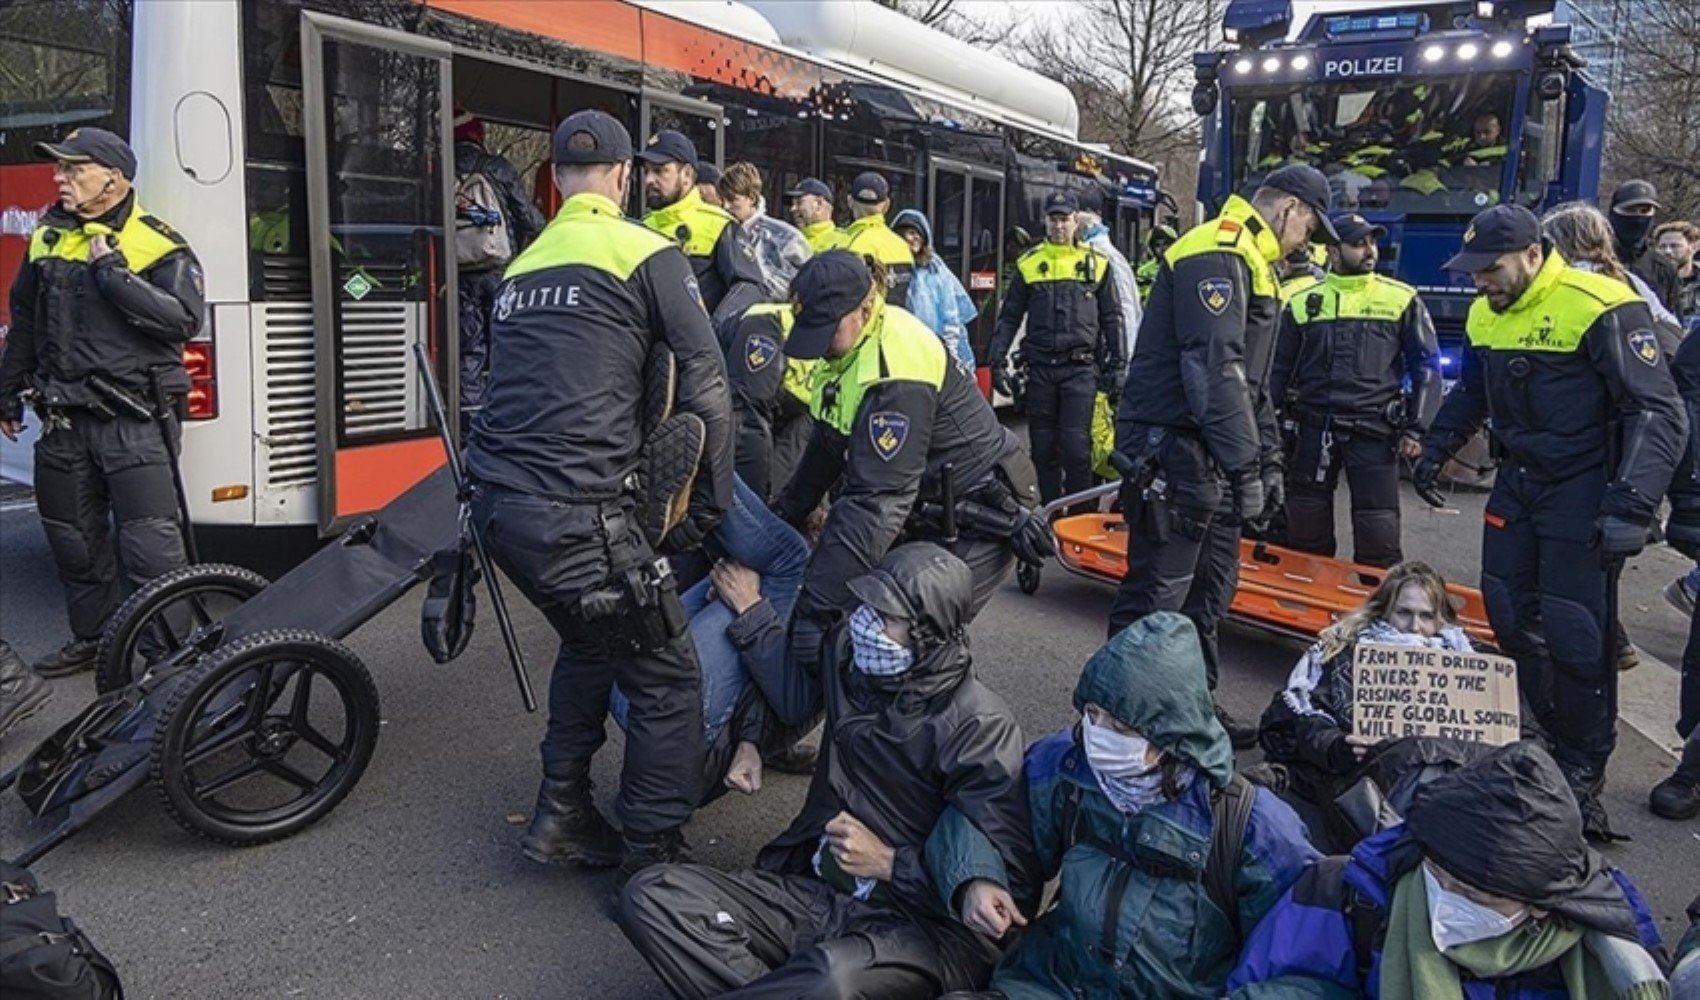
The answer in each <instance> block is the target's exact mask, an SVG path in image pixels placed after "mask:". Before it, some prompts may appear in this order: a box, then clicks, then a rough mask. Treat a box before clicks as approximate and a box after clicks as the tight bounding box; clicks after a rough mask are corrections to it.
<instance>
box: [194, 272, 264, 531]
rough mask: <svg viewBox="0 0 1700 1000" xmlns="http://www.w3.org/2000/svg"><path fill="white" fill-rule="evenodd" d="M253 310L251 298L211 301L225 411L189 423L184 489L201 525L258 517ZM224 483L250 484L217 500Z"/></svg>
mask: <svg viewBox="0 0 1700 1000" xmlns="http://www.w3.org/2000/svg"><path fill="white" fill-rule="evenodd" d="M248 314H249V306H248V304H247V303H246V302H215V303H212V304H211V305H209V306H208V307H207V317H208V320H209V322H208V324H207V325H208V327H209V328H210V329H211V330H212V331H213V337H214V340H213V364H214V365H215V366H216V367H215V371H216V373H217V376H218V378H217V382H218V413H219V416H218V418H217V419H214V420H190V421H186V422H185V423H184V424H183V456H184V460H183V491H184V493H185V494H187V495H188V497H189V510H190V512H191V517H192V518H193V519H194V522H195V523H196V524H199V525H213V524H218V525H243V526H246V525H252V524H253V523H254V504H255V501H256V498H257V493H258V490H257V489H256V486H257V485H258V480H257V479H256V478H255V474H254V455H255V453H256V451H257V445H256V444H255V442H254V440H253V437H252V436H251V435H250V434H249V428H250V427H251V426H252V424H251V423H250V422H249V420H250V418H249V414H250V413H252V412H253V405H254V404H253V389H254V385H255V383H254V381H253V380H252V379H251V378H250V377H249V371H250V370H251V365H252V363H253V362H252V360H251V359H250V357H249V355H250V353H251V352H252V350H253V336H252V331H251V329H250V327H249V315H248ZM259 384H260V385H264V384H265V383H264V382H261V383H259ZM221 486H224V487H230V486H241V487H246V492H244V493H243V494H242V496H240V497H238V498H236V499H231V500H222V501H219V502H217V503H214V502H213V490H214V489H215V488H217V487H221Z"/></svg>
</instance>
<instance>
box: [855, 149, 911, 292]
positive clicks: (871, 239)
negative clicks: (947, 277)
mask: <svg viewBox="0 0 1700 1000" xmlns="http://www.w3.org/2000/svg"><path fill="white" fill-rule="evenodd" d="M890 208H891V185H889V184H887V183H886V182H885V178H884V177H881V176H880V175H879V174H877V173H875V172H874V171H872V170H867V171H864V172H862V173H859V174H857V175H856V179H855V181H853V182H852V183H851V185H850V224H849V225H848V226H845V227H844V231H843V235H842V237H841V241H840V243H839V245H840V246H842V247H844V248H845V249H846V250H850V251H852V252H854V253H859V254H861V255H862V256H864V257H870V258H872V259H874V260H877V261H879V262H880V264H881V265H883V266H884V269H885V280H886V283H887V287H886V290H885V300H886V302H887V303H889V304H891V305H894V306H897V307H898V308H899V309H901V308H903V304H904V303H905V302H907V301H908V300H909V282H910V281H912V280H913V279H914V277H915V252H914V251H913V250H910V249H909V241H908V240H906V239H904V238H903V237H901V236H899V235H897V234H896V233H894V232H892V231H891V227H890V226H888V225H886V222H885V213H886V211H887V210H888V209H890Z"/></svg>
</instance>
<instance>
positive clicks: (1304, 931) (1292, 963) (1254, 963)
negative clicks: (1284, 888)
mask: <svg viewBox="0 0 1700 1000" xmlns="http://www.w3.org/2000/svg"><path fill="white" fill-rule="evenodd" d="M1419 859H1420V851H1419V850H1418V849H1417V848H1416V847H1415V845H1414V844H1413V843H1412V841H1411V839H1410V837H1409V836H1407V833H1406V828H1405V826H1404V824H1400V825H1398V826H1395V827H1392V828H1390V829H1387V830H1383V831H1382V832H1380V833H1378V834H1376V835H1374V836H1373V837H1370V838H1369V839H1367V840H1365V841H1363V842H1362V843H1360V844H1359V845H1358V846H1357V847H1356V848H1355V849H1354V850H1353V851H1352V853H1351V854H1350V855H1347V856H1340V857H1331V858H1324V859H1323V860H1321V861H1319V862H1317V863H1316V864H1315V865H1313V866H1311V867H1310V868H1309V869H1308V870H1306V872H1305V873H1304V875H1303V876H1302V877H1301V878H1300V879H1299V880H1298V882H1297V883H1295V884H1294V885H1293V887H1292V889H1290V890H1288V892H1287V894H1286V895H1285V896H1283V897H1282V898H1281V901H1280V903H1279V904H1277V905H1276V907H1275V909H1274V910H1272V911H1271V912H1270V914H1269V916H1268V917H1267V918H1266V919H1265V920H1264V922H1263V923H1262V924H1261V925H1259V926H1258V928H1257V930H1256V931H1255V932H1254V933H1253V934H1252V936H1251V940H1250V941H1249V942H1247V944H1246V948H1245V951H1244V953H1243V954H1242V955H1241V956H1240V963H1239V966H1238V967H1236V968H1235V969H1234V973H1233V975H1232V976H1230V977H1229V979H1228V989H1229V995H1230V997H1232V998H1233V1000H1273V998H1279V1000H1345V998H1350V997H1368V998H1370V1000H1375V998H1376V997H1379V996H1380V994H1381V991H1380V980H1381V939H1380V936H1379V935H1380V934H1381V933H1383V931H1382V930H1381V929H1382V928H1384V927H1385V910H1386V907H1387V904H1388V900H1389V897H1390V895H1391V893H1392V887H1393V884H1394V883H1395V882H1396V881H1398V879H1399V877H1400V876H1402V875H1403V874H1404V873H1405V872H1407V871H1409V870H1410V869H1411V867H1412V866H1413V865H1415V864H1416V863H1418V860H1419ZM1610 873H1611V877H1612V878H1613V879H1614V880H1615V881H1616V883H1617V885H1618V886H1619V887H1620V888H1621V889H1622V890H1623V896H1624V898H1625V899H1626V900H1627V901H1628V904H1629V906H1630V908H1631V909H1632V910H1634V920H1635V929H1636V932H1637V933H1638V935H1639V937H1640V943H1641V945H1642V947H1644V948H1646V949H1647V950H1648V951H1649V952H1654V953H1657V952H1658V950H1659V948H1660V943H1659V932H1658V926H1657V924H1656V923H1655V921H1654V919H1653V914H1652V911H1651V910H1650V909H1648V907H1647V903H1646V901H1645V900H1643V899H1642V898H1641V893H1640V892H1639V891H1638V890H1637V889H1636V888H1635V886H1634V885H1633V884H1632V883H1631V882H1630V881H1629V879H1628V877H1627V876H1625V875H1624V874H1623V873H1622V872H1620V871H1618V870H1617V869H1616V868H1612V869H1610ZM1354 930H1356V931H1357V932H1358V934H1359V936H1360V938H1363V939H1365V941H1366V943H1368V942H1370V941H1373V944H1369V950H1370V954H1369V956H1368V961H1367V963H1366V965H1367V969H1366V970H1360V966H1359V959H1358V953H1357V947H1356V945H1355V944H1354V940H1353V932H1354ZM1372 934H1373V935H1374V936H1373V937H1372V936H1371V935H1372ZM1463 986H1464V996H1465V998H1466V1000H1566V996H1567V993H1566V991H1565V988H1564V984H1563V980H1562V979H1559V978H1558V976H1557V971H1556V968H1555V967H1554V966H1547V967H1545V968H1544V969H1537V970H1535V971H1534V972H1532V973H1529V974H1527V975H1522V976H1518V977H1515V978H1513V979H1510V980H1506V981H1486V980H1478V979H1468V978H1466V979H1465V980H1464V983H1463Z"/></svg>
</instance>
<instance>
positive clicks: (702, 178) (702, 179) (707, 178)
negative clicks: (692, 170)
mask: <svg viewBox="0 0 1700 1000" xmlns="http://www.w3.org/2000/svg"><path fill="white" fill-rule="evenodd" d="M718 180H720V168H719V167H717V166H715V165H714V164H712V163H710V162H708V161H707V160H703V161H702V162H700V163H698V164H697V183H698V184H713V183H715V182H716V181H718Z"/></svg>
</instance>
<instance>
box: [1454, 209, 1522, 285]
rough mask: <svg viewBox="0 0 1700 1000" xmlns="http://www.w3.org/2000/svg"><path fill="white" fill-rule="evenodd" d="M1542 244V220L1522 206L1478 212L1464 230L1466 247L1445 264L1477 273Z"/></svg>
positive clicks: (1465, 271)
mask: <svg viewBox="0 0 1700 1000" xmlns="http://www.w3.org/2000/svg"><path fill="white" fill-rule="evenodd" d="M1540 241H1541V220H1539V219H1537V218H1535V213H1533V212H1531V211H1529V210H1528V209H1526V208H1524V207H1523V206H1522V205H1495V206H1493V207H1492V208H1490V209H1488V210H1486V211H1484V212H1478V213H1477V214H1476V217H1475V218H1473V219H1471V220H1470V225H1469V226H1468V227H1466V228H1465V230H1464V248H1463V249H1462V250H1460V251H1459V252H1458V254H1457V256H1455V257H1453V258H1452V259H1451V260H1449V261H1447V262H1446V263H1445V264H1443V265H1441V266H1442V267H1443V268H1445V269H1446V270H1448V271H1457V272H1461V273H1465V274H1474V273H1475V272H1477V271H1482V270H1486V269H1487V268H1489V267H1491V266H1492V265H1493V262H1494V261H1496V260H1498V259H1499V258H1501V257H1503V256H1505V255H1506V254H1508V253H1513V252H1515V251H1518V250H1526V249H1528V248H1529V247H1532V246H1534V245H1535V244H1537V243H1539V242H1540Z"/></svg>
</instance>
